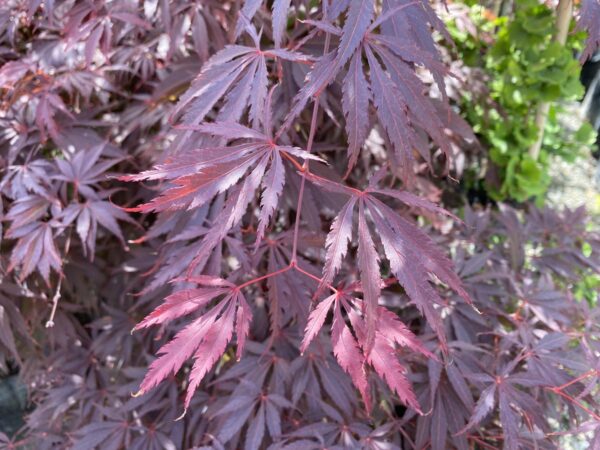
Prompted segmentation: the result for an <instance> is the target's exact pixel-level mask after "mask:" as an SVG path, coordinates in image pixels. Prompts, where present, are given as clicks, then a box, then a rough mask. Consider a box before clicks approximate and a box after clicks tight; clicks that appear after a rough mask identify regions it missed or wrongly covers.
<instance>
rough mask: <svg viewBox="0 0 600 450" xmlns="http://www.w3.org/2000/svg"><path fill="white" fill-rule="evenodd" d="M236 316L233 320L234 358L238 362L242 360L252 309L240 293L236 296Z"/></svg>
mask: <svg viewBox="0 0 600 450" xmlns="http://www.w3.org/2000/svg"><path fill="white" fill-rule="evenodd" d="M237 303H238V308H237V314H236V318H235V334H236V335H237V349H236V357H237V359H238V361H239V360H240V359H242V354H243V352H244V346H245V344H246V338H247V337H248V333H249V331H250V324H251V323H252V309H250V305H248V302H247V301H246V299H245V298H244V296H243V295H242V294H241V293H238V294H237Z"/></svg>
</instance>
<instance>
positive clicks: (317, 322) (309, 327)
mask: <svg viewBox="0 0 600 450" xmlns="http://www.w3.org/2000/svg"><path fill="white" fill-rule="evenodd" d="M335 299H336V296H335V295H331V296H329V297H327V298H326V299H325V300H323V301H321V302H320V303H319V304H318V305H317V307H316V308H315V309H313V310H312V312H311V313H310V315H309V316H308V323H307V324H306V329H305V330H304V338H303V339H302V345H301V346H300V351H301V352H302V353H304V352H305V351H306V349H307V348H308V346H309V345H310V343H311V342H312V340H313V339H314V338H315V336H316V335H317V334H318V333H319V330H321V328H322V327H323V324H324V323H325V319H326V318H327V313H328V312H329V309H330V308H331V305H332V303H333V301H334V300H335Z"/></svg>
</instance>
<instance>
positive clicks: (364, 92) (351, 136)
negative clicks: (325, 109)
mask: <svg viewBox="0 0 600 450" xmlns="http://www.w3.org/2000/svg"><path fill="white" fill-rule="evenodd" d="M370 97H371V93H370V90H369V85H368V84H367V80H366V78H365V74H364V72H363V68H362V58H361V55H360V53H357V54H355V55H354V56H353V57H352V60H351V62H350V67H349V68H348V73H347V74H346V77H345V78H344V83H343V85H342V108H343V110H344V115H345V117H346V133H347V134H348V156H349V160H348V169H347V172H346V173H349V172H350V170H352V168H353V167H354V165H355V164H356V161H357V159H358V155H359V152H360V149H361V147H362V145H363V143H364V142H365V139H366V138H367V135H368V133H369V99H370Z"/></svg>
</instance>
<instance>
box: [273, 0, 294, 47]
mask: <svg viewBox="0 0 600 450" xmlns="http://www.w3.org/2000/svg"><path fill="white" fill-rule="evenodd" d="M290 3H291V0H275V1H274V2H273V42H274V43H275V47H277V48H279V47H281V43H282V42H283V36H284V32H285V29H286V26H287V18H288V11H289V9H290Z"/></svg>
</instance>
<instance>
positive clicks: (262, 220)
mask: <svg viewBox="0 0 600 450" xmlns="http://www.w3.org/2000/svg"><path fill="white" fill-rule="evenodd" d="M271 155H272V156H271V167H270V168H269V170H268V171H267V173H266V175H265V178H264V180H263V187H264V190H263V193H262V199H261V204H260V207H261V210H260V215H259V218H258V229H257V231H256V242H257V243H258V242H260V240H261V239H262V238H263V236H264V234H265V229H266V228H267V226H268V225H269V220H270V219H271V216H272V215H273V211H275V208H276V207H277V204H278V201H279V196H280V195H281V192H282V191H283V185H284V183H285V168H284V167H283V161H282V160H281V155H280V154H279V152H278V151H274V152H272V153H271Z"/></svg>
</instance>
